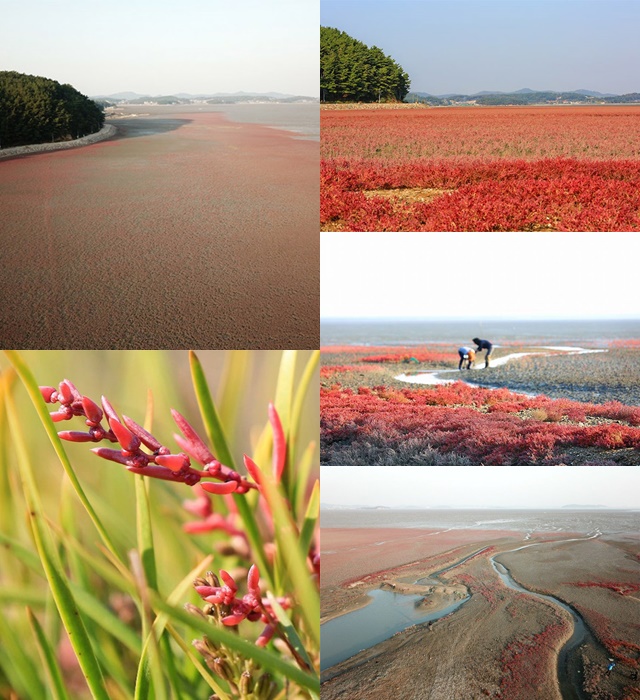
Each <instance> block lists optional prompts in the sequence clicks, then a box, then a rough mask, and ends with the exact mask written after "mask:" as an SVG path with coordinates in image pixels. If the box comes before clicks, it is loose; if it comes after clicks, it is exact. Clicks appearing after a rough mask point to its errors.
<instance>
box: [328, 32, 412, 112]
mask: <svg viewBox="0 0 640 700" xmlns="http://www.w3.org/2000/svg"><path fill="white" fill-rule="evenodd" d="M409 85H410V80H409V76H408V75H407V74H406V73H405V72H404V71H403V70H402V66H400V65H398V64H397V63H396V62H395V61H394V60H393V59H392V58H390V57H389V56H386V55H385V54H384V53H383V52H382V50H381V49H379V48H378V47H377V46H372V47H371V48H369V47H368V46H367V45H366V44H363V43H362V42H361V41H358V40H357V39H354V38H353V37H350V36H349V35H348V34H347V33H346V32H341V31H340V30H339V29H334V28H332V27H321V28H320V99H321V100H322V101H323V102H401V101H402V100H403V99H404V97H405V95H406V94H407V93H408V92H409Z"/></svg>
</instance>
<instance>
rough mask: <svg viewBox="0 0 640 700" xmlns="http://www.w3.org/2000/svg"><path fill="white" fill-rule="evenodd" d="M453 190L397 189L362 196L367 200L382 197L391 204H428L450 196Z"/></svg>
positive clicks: (369, 192)
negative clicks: (444, 196)
mask: <svg viewBox="0 0 640 700" xmlns="http://www.w3.org/2000/svg"><path fill="white" fill-rule="evenodd" d="M451 192H455V190H438V189H433V188H430V187H397V188H392V189H384V190H364V191H363V194H364V196H365V197H367V199H371V198H372V197H383V198H385V199H390V200H392V201H393V202H402V203H405V202H408V203H411V204H415V203H416V202H420V203H423V204H428V203H429V202H432V201H433V200H434V199H436V198H437V197H441V196H442V195H445V194H451Z"/></svg>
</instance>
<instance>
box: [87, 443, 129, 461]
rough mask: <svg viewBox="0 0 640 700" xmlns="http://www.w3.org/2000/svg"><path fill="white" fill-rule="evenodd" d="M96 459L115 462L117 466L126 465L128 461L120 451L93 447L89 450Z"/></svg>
mask: <svg viewBox="0 0 640 700" xmlns="http://www.w3.org/2000/svg"><path fill="white" fill-rule="evenodd" d="M91 451H92V452H93V453H94V454H96V455H98V457H102V459H108V460H109V461H111V462H117V463H118V464H125V465H126V464H127V462H128V459H127V457H125V456H124V455H123V454H122V452H120V450H112V449H110V448H109V447H94V448H93V449H92V450H91Z"/></svg>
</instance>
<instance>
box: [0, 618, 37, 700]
mask: <svg viewBox="0 0 640 700" xmlns="http://www.w3.org/2000/svg"><path fill="white" fill-rule="evenodd" d="M0 639H1V640H2V651H3V652H5V653H6V654H7V657H8V658H7V659H6V661H5V659H4V658H3V659H2V668H3V670H4V673H5V675H6V677H7V678H8V679H9V682H10V683H11V685H12V686H13V687H14V689H15V690H16V692H18V693H19V694H20V695H21V696H22V697H28V698H42V697H45V688H44V685H43V684H42V680H41V678H40V676H39V675H38V672H37V670H36V666H35V665H34V662H33V655H32V654H28V653H27V649H28V645H26V644H25V640H24V638H20V632H19V631H18V630H16V629H14V628H13V625H10V624H9V619H8V617H6V616H5V615H4V614H3V615H0Z"/></svg>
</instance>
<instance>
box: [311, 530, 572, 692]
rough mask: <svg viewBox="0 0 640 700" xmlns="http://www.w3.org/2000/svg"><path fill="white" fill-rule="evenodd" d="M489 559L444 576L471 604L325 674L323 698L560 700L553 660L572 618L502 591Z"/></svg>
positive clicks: (479, 536) (431, 564)
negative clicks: (539, 641) (543, 638)
mask: <svg viewBox="0 0 640 700" xmlns="http://www.w3.org/2000/svg"><path fill="white" fill-rule="evenodd" d="M467 533H468V534H469V535H475V542H474V543H473V547H475V548H476V549H478V548H481V547H483V546H486V545H487V544H494V543H496V542H497V540H495V539H493V538H487V539H484V536H485V534H486V533H484V532H479V531H475V532H474V531H471V532H470V531H467ZM502 534H503V535H505V536H506V537H509V534H510V533H502ZM473 547H470V549H473ZM501 547H502V548H507V549H508V548H509V547H513V542H511V543H508V544H506V543H504V540H503V542H502V545H501ZM533 549H535V548H533ZM490 555H491V552H487V553H485V554H481V555H479V556H478V557H475V558H473V559H470V560H469V561H468V562H466V563H465V564H463V565H461V566H460V567H456V568H455V569H454V570H452V571H451V572H448V573H447V574H444V575H443V578H446V580H447V582H448V583H450V584H452V585H460V584H463V585H465V586H466V587H468V588H469V590H470V591H471V592H472V597H471V599H470V600H469V602H467V603H465V604H464V605H463V606H462V607H461V608H459V609H458V610H457V611H456V612H455V613H453V614H452V615H448V616H447V617H445V618H442V619H441V620H439V621H437V622H435V623H434V624H433V625H431V626H428V627H427V626H419V625H418V626H414V627H411V628H409V629H407V630H405V631H404V632H402V633H399V634H397V635H395V636H394V637H392V638H391V639H389V640H387V641H386V642H383V643H382V644H379V645H377V646H375V647H373V648H371V649H368V650H365V651H363V652H361V653H360V654H358V655H356V656H355V657H352V658H351V659H348V660H347V661H345V662H343V663H342V664H339V665H338V666H336V667H334V668H333V669H331V670H330V672H327V673H326V674H325V678H327V677H330V678H329V680H326V681H325V682H324V683H323V685H322V697H323V699H324V698H327V699H329V700H333V699H334V698H335V699H337V698H341V697H342V698H343V697H348V698H350V699H351V698H353V699H354V700H370V699H371V700H373V698H380V697H401V698H403V699H404V698H407V699H408V700H413V699H415V700H418V699H420V700H421V699H423V698H426V697H428V698H430V700H450V699H451V698H483V697H499V696H500V697H509V698H510V700H525V699H526V700H556V699H558V700H559V698H560V693H559V689H558V687H557V679H556V663H557V653H558V650H559V648H560V647H561V646H562V644H563V643H564V641H565V640H566V639H568V637H569V636H570V634H571V628H572V625H571V620H570V617H569V615H568V614H567V613H565V612H564V611H563V610H561V609H559V608H558V609H556V607H555V606H553V605H551V604H547V603H545V602H543V601H540V600H539V599H536V598H533V597H531V596H526V595H523V594H520V593H518V592H516V591H513V590H512V589H509V588H507V587H505V586H504V585H502V583H501V582H500V580H499V579H498V577H497V575H496V574H495V572H494V571H493V569H492V568H491V564H490V562H489V557H490ZM441 565H442V561H441V558H440V557H439V556H437V555H436V556H435V557H433V558H432V560H431V561H429V560H427V561H425V562H422V566H423V568H430V569H432V570H434V569H438V568H440V567H441ZM396 573H397V572H396ZM549 629H553V630H555V632H554V636H553V639H552V640H551V641H550V642H547V643H545V644H543V645H540V646H537V645H533V646H531V644H532V640H535V639H536V638H540V637H539V635H543V634H545V631H546V630H549ZM529 648H531V649H534V650H535V651H534V653H533V654H528V653H527V650H528V649H529ZM518 649H522V650H524V653H516V650H518ZM331 676H333V677H331Z"/></svg>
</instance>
